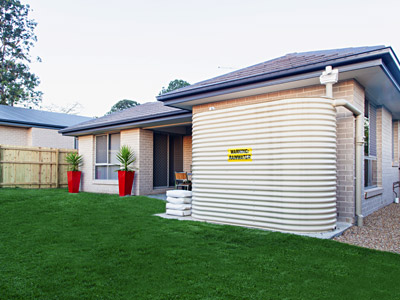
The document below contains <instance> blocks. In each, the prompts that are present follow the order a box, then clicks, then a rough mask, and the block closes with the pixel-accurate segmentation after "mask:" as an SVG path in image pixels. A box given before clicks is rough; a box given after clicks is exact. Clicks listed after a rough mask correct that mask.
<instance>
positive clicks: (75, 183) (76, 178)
mask: <svg viewBox="0 0 400 300" xmlns="http://www.w3.org/2000/svg"><path fill="white" fill-rule="evenodd" d="M81 174H82V172H81V171H68V172H67V176H68V192H70V193H79V185H80V183H81Z"/></svg>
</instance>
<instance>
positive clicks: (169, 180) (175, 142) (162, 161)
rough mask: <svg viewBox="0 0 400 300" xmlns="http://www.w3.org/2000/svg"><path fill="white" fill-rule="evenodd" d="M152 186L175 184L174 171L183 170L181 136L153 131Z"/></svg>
mask: <svg viewBox="0 0 400 300" xmlns="http://www.w3.org/2000/svg"><path fill="white" fill-rule="evenodd" d="M153 145H154V151H153V186H154V187H167V186H174V185H175V172H182V171H183V138H182V136H179V135H168V134H162V133H154V142H153Z"/></svg>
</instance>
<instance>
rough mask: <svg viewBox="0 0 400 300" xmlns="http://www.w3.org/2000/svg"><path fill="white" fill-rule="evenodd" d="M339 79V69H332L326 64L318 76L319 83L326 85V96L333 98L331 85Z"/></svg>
mask: <svg viewBox="0 0 400 300" xmlns="http://www.w3.org/2000/svg"><path fill="white" fill-rule="evenodd" d="M338 80H339V71H338V69H334V70H333V69H332V66H327V67H326V68H325V71H324V72H322V75H321V76H320V77H319V81H320V82H321V84H324V85H325V86H326V96H327V97H329V98H333V85H334V84H335V83H337V82H338Z"/></svg>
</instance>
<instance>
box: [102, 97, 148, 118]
mask: <svg viewBox="0 0 400 300" xmlns="http://www.w3.org/2000/svg"><path fill="white" fill-rule="evenodd" d="M137 105H140V103H138V102H136V101H133V100H128V99H124V100H120V101H118V102H117V103H115V104H114V105H113V107H111V110H110V111H109V112H108V113H106V115H109V114H112V113H115V112H117V111H122V110H124V109H127V108H131V107H134V106H137Z"/></svg>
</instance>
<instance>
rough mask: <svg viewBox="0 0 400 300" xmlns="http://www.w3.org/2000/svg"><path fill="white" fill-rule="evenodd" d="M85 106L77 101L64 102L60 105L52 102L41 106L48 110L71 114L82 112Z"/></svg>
mask: <svg viewBox="0 0 400 300" xmlns="http://www.w3.org/2000/svg"><path fill="white" fill-rule="evenodd" d="M83 108H84V107H83V105H82V104H80V103H79V102H77V101H75V102H70V103H67V104H64V105H63V106H59V105H56V104H54V103H52V104H50V105H47V106H41V107H40V109H43V110H47V111H51V112H59V113H64V114H70V115H77V114H79V113H81V111H82V109H83Z"/></svg>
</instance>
